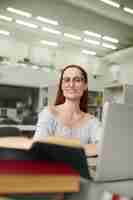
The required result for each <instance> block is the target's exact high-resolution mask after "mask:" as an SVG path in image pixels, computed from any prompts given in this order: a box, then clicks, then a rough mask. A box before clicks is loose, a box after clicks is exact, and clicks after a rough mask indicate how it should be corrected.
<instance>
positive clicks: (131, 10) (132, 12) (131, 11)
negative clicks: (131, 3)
mask: <svg viewBox="0 0 133 200" xmlns="http://www.w3.org/2000/svg"><path fill="white" fill-rule="evenodd" d="M123 10H124V11H125V12H128V13H130V14H133V9H131V8H127V7H124V8H123Z"/></svg>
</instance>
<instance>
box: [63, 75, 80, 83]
mask: <svg viewBox="0 0 133 200" xmlns="http://www.w3.org/2000/svg"><path fill="white" fill-rule="evenodd" d="M70 81H72V82H74V83H81V82H83V81H84V78H83V77H79V76H75V77H73V78H70V77H64V78H63V79H62V82H63V83H70Z"/></svg>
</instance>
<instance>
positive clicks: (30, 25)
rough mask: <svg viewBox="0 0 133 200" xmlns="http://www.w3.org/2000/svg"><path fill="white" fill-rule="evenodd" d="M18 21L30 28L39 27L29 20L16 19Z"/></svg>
mask: <svg viewBox="0 0 133 200" xmlns="http://www.w3.org/2000/svg"><path fill="white" fill-rule="evenodd" d="M16 23H17V24H20V25H24V26H27V27H29V28H38V26H37V25H36V24H31V23H29V22H25V21H22V20H16Z"/></svg>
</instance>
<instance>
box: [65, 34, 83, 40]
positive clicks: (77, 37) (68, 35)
mask: <svg viewBox="0 0 133 200" xmlns="http://www.w3.org/2000/svg"><path fill="white" fill-rule="evenodd" d="M64 36H65V37H68V38H71V39H74V40H81V37H79V36H77V35H72V34H69V33H64Z"/></svg>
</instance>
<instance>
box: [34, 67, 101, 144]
mask: <svg viewBox="0 0 133 200" xmlns="http://www.w3.org/2000/svg"><path fill="white" fill-rule="evenodd" d="M99 125H100V123H99V121H98V120H97V119H96V118H95V117H94V116H93V115H91V114H90V113H88V77H87V73H86V72H85V70H84V69H83V68H82V67H80V66H78V65H68V66H66V67H65V68H64V69H63V70H62V72H61V77H60V82H59V88H58V91H57V97H56V101H55V105H54V106H48V107H47V108H45V109H44V110H43V111H42V112H41V113H40V114H39V119H38V123H37V128H36V132H35V135H34V139H35V140H41V139H44V138H45V137H47V136H62V137H65V138H68V139H69V138H75V139H79V140H80V143H81V144H82V145H84V144H88V143H96V142H97V140H98V138H97V130H98V127H99Z"/></svg>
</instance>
